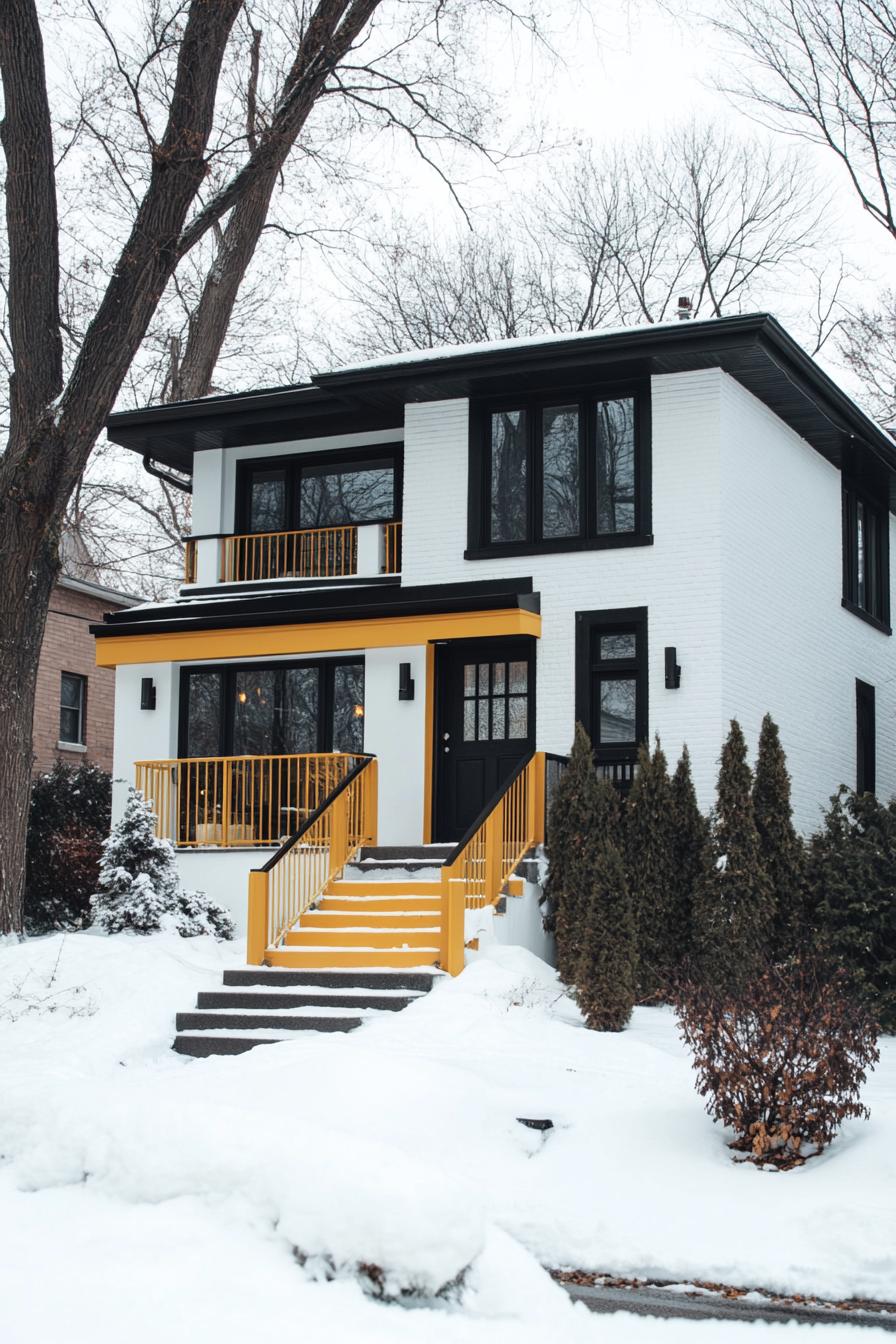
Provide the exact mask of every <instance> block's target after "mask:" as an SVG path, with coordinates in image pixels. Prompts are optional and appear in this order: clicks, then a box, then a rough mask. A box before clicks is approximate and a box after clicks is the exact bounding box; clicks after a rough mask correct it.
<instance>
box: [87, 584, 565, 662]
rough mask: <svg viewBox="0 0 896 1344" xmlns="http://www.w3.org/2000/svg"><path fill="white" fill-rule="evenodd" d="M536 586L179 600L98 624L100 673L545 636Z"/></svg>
mask: <svg viewBox="0 0 896 1344" xmlns="http://www.w3.org/2000/svg"><path fill="white" fill-rule="evenodd" d="M539 606H540V603H539V594H538V593H533V592H532V581H531V579H520V580H501V581H497V582H496V581H489V582H484V583H461V584H438V585H431V586H428V587H425V588H424V587H417V588H397V589H395V590H390V591H388V592H384V591H383V590H382V589H379V588H374V589H368V590H366V591H365V590H364V589H361V588H359V589H353V590H345V591H342V592H340V593H338V594H336V593H329V592H328V593H320V592H315V593H301V594H290V595H288V596H287V597H284V596H283V595H277V596H276V597H268V598H259V597H258V595H257V594H253V595H252V596H251V597H246V598H239V599H235V600H233V601H228V602H221V601H217V602H206V603H176V604H171V605H170V606H157V607H150V608H142V609H138V610H137V611H130V612H128V613H125V614H126V615H128V616H129V618H130V619H128V620H126V621H119V620H116V619H115V617H116V615H117V613H110V614H109V616H107V617H106V619H105V621H104V623H103V624H102V625H98V626H92V627H91V629H92V632H93V634H94V635H95V636H96V661H97V664H98V666H100V667H118V666H121V665H123V664H128V663H169V662H178V663H179V662H204V661H208V660H215V659H237V658H259V657H279V656H288V655H290V654H306V653H307V654H313V653H340V652H345V651H348V650H354V649H359V650H360V649H374V648H393V647H402V646H409V645H421V644H430V643H434V642H436V641H441V640H453V639H478V638H494V637H504V636H512V635H529V636H532V637H534V638H538V637H539V636H540V635H541V615H540V610H539Z"/></svg>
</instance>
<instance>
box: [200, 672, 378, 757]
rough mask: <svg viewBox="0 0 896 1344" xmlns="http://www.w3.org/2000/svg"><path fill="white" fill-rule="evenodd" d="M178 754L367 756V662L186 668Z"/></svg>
mask: <svg viewBox="0 0 896 1344" xmlns="http://www.w3.org/2000/svg"><path fill="white" fill-rule="evenodd" d="M180 738H181V742H180V755H181V756H182V757H190V758H195V757H197V756H300V755H304V754H305V753H314V752H328V751H345V752H362V751H363V750H364V663H363V661H361V660H354V661H343V660H336V659H327V660H321V661H320V662H303V663H292V664H288V663H267V664H238V665H236V666H230V667H203V668H193V667H189V668H184V669H183V671H182V674H181V730H180Z"/></svg>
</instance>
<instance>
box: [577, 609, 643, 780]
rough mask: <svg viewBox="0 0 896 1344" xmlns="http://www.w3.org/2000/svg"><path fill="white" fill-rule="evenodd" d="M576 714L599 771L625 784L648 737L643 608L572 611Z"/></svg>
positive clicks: (631, 775) (630, 777)
mask: <svg viewBox="0 0 896 1344" xmlns="http://www.w3.org/2000/svg"><path fill="white" fill-rule="evenodd" d="M576 718H577V719H578V721H579V722H580V723H581V724H582V725H583V726H584V728H585V731H586V732H587V733H588V735H589V737H590V738H591V744H592V746H593V747H594V759H595V763H596V765H597V768H598V770H599V772H600V773H601V774H604V775H606V777H607V778H609V779H611V780H613V782H614V783H617V784H620V785H622V786H627V785H628V784H630V783H631V780H632V778H633V777H634V768H635V761H636V759H637V755H638V746H639V745H640V743H642V742H644V741H645V740H646V738H647V611H646V608H644V607H633V608H626V609H625V610H616V611H613V610H609V611H581V612H577V613H576Z"/></svg>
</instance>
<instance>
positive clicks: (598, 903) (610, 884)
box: [575, 779, 638, 1031]
mask: <svg viewBox="0 0 896 1344" xmlns="http://www.w3.org/2000/svg"><path fill="white" fill-rule="evenodd" d="M597 804H598V825H599V826H600V829H601V833H602V834H601V844H600V845H599V847H598V849H597V853H596V854H595V856H594V860H593V863H592V866H591V868H590V870H589V873H588V875H587V885H586V888H585V894H584V900H583V902H582V939H581V947H580V951H579V960H578V967H577V970H576V975H575V985H576V999H577V1001H578V1004H579V1007H580V1008H581V1010H582V1012H583V1014H584V1016H585V1021H586V1022H587V1024H588V1026H589V1027H590V1028H591V1029H592V1030H593V1031H622V1029H623V1028H624V1027H625V1026H626V1024H627V1023H628V1021H629V1018H630V1017H631V1015H632V1009H633V1007H634V1006H635V1001H636V999H637V992H638V935H637V926H636V919H635V911H634V906H633V904H632V899H631V894H630V892H629V888H628V881H627V878H626V872H625V863H624V860H623V857H622V846H621V841H622V837H621V834H620V823H619V803H618V799H617V794H616V790H615V788H614V787H613V785H612V784H610V783H609V781H607V780H604V779H601V780H598V784H597Z"/></svg>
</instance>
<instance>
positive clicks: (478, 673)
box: [463, 658, 529, 742]
mask: <svg viewBox="0 0 896 1344" xmlns="http://www.w3.org/2000/svg"><path fill="white" fill-rule="evenodd" d="M463 692H464V694H463V700H464V704H463V740H464V742H503V741H505V740H510V741H512V740H514V739H517V740H519V739H521V738H527V737H528V736H529V663H528V660H527V659H525V658H520V659H511V660H510V661H508V660H507V659H504V658H502V659H500V661H498V662H494V661H489V662H470V663H464V671H463Z"/></svg>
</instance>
